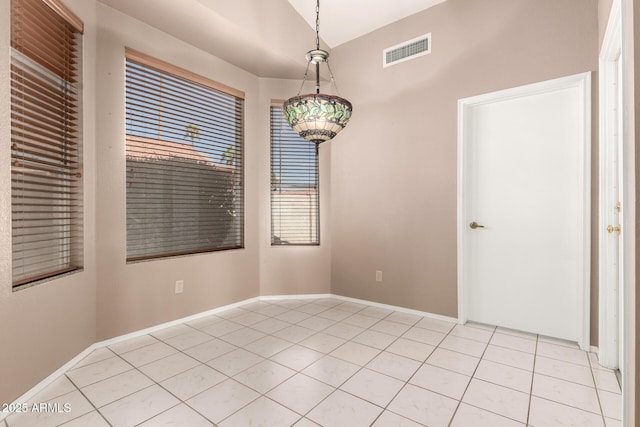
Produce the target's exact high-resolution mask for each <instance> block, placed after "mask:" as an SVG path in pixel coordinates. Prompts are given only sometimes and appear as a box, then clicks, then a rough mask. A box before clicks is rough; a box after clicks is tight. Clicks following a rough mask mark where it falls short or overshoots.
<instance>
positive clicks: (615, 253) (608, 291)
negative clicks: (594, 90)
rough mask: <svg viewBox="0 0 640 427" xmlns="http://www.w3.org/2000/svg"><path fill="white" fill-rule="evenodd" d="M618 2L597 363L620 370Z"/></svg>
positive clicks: (609, 83) (608, 109) (603, 150)
mask: <svg viewBox="0 0 640 427" xmlns="http://www.w3.org/2000/svg"><path fill="white" fill-rule="evenodd" d="M621 55H622V27H621V11H620V2H619V1H615V2H614V4H613V5H612V7H611V15H610V18H609V24H608V25H607V32H606V34H605V40H604V42H603V48H602V52H601V55H600V85H599V86H600V222H599V236H600V249H599V268H600V276H599V278H600V280H599V287H600V298H599V302H600V304H599V308H600V309H599V316H600V336H599V359H600V360H599V361H600V364H602V365H603V366H605V367H607V368H611V369H616V368H620V369H621V368H622V366H623V363H622V355H623V354H624V351H623V340H622V332H623V324H622V321H623V319H624V313H623V311H624V310H623V308H624V304H623V301H624V300H623V291H622V289H623V287H624V270H625V265H624V260H625V257H624V236H625V234H624V233H623V231H624V230H623V224H624V212H625V210H626V208H627V206H626V200H625V191H626V189H625V180H624V159H625V156H624V149H625V148H624V143H623V141H624V138H623V102H622V101H623V81H624V80H623V76H622V70H623V64H622V56H621Z"/></svg>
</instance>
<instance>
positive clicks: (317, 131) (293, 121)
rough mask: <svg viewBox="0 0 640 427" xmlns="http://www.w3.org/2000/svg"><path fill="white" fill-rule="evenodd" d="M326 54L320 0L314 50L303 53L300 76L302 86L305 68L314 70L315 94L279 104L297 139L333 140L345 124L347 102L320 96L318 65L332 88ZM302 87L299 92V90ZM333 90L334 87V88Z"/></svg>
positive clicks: (347, 109) (305, 76) (348, 111)
mask: <svg viewBox="0 0 640 427" xmlns="http://www.w3.org/2000/svg"><path fill="white" fill-rule="evenodd" d="M328 59H329V53H328V52H327V51H325V50H321V49H320V0H317V3H316V49H314V50H310V51H309V52H307V61H308V64H307V72H305V73H304V79H303V81H302V86H304V82H305V81H306V78H307V73H308V72H309V66H310V65H311V64H313V65H315V67H316V93H314V94H308V95H300V91H298V95H296V96H294V97H291V98H289V99H288V100H286V101H285V103H284V105H283V109H284V115H285V117H286V119H287V122H288V123H289V126H291V127H292V128H293V130H294V131H296V132H297V133H298V134H299V135H300V136H301V137H303V138H304V139H306V140H307V141H311V142H315V143H316V144H320V143H321V142H324V141H328V140H330V139H333V137H334V136H336V135H337V134H338V133H339V132H340V131H341V130H342V129H344V127H345V126H346V125H347V123H348V122H349V119H350V118H351V112H352V111H353V107H352V106H351V102H349V101H347V100H346V99H344V98H341V97H339V96H335V95H325V94H322V93H320V64H321V63H326V64H327V68H328V69H329V74H330V76H331V82H332V83H333V84H334V85H335V81H334V79H333V74H332V73H331V67H329V62H328ZM302 86H301V87H300V90H302ZM336 89H337V87H336Z"/></svg>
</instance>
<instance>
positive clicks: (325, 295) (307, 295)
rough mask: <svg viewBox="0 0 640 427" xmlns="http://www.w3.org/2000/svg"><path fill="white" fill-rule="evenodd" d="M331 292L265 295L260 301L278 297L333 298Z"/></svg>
mask: <svg viewBox="0 0 640 427" xmlns="http://www.w3.org/2000/svg"><path fill="white" fill-rule="evenodd" d="M331 297H332V295H331V294H300V295H263V296H261V297H258V298H260V301H273V300H278V299H320V298H331Z"/></svg>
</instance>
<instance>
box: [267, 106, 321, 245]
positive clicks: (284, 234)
mask: <svg viewBox="0 0 640 427" xmlns="http://www.w3.org/2000/svg"><path fill="white" fill-rule="evenodd" d="M318 199H319V192H318V151H317V147H316V144H315V143H313V142H309V141H307V140H306V139H304V138H302V137H300V136H299V135H298V134H297V133H296V132H295V131H294V130H293V129H291V128H290V127H289V124H288V123H287V120H286V119H285V117H284V114H283V110H282V102H273V103H272V106H271V245H272V246H278V245H318V244H320V208H319V203H318V202H319V200H318Z"/></svg>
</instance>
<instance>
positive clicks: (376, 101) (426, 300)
mask: <svg viewBox="0 0 640 427" xmlns="http://www.w3.org/2000/svg"><path fill="white" fill-rule="evenodd" d="M427 32H431V33H432V37H433V47H432V53H431V54H430V55H427V56H424V57H422V58H418V59H415V60H413V61H410V62H407V63H403V64H399V65H395V66H392V67H389V68H387V69H383V68H382V65H381V53H382V49H383V48H386V47H389V46H393V45H395V44H397V43H400V42H402V41H404V40H408V39H411V38H414V37H416V36H419V35H421V34H424V33H427ZM597 43H598V15H597V2H596V0H588V1H585V0H567V1H562V2H558V1H555V0H544V1H535V2H514V1H511V0H486V1H482V2H478V1H474V0H450V1H447V2H445V3H442V4H440V5H438V6H436V7H433V8H431V9H428V10H426V11H424V12H422V13H419V14H416V15H414V16H411V17H408V18H406V19H404V20H402V21H400V22H398V23H396V24H392V25H390V26H388V27H384V28H382V29H380V30H378V31H376V32H374V33H371V34H369V35H366V36H364V37H361V38H359V39H356V40H354V41H352V42H350V43H347V44H345V45H342V46H339V47H337V48H335V49H334V50H333V53H332V56H333V58H332V59H333V65H334V74H335V76H336V78H337V80H338V82H339V84H340V87H341V88H342V90H343V92H344V93H343V95H344V96H346V97H347V98H349V99H350V100H351V101H352V102H353V104H354V113H353V114H354V115H353V118H352V120H351V122H350V123H349V125H348V126H347V128H346V129H345V130H344V131H343V133H342V134H341V135H340V136H338V138H336V140H335V141H334V142H332V161H331V162H332V165H331V167H332V188H331V198H332V201H331V205H332V211H331V227H332V228H331V231H332V248H331V257H332V258H331V259H332V264H331V268H332V277H331V280H332V288H331V289H332V292H333V293H336V294H340V295H346V296H350V297H357V298H364V299H368V300H372V301H379V302H383V303H388V304H394V305H399V306H403V307H409V308H413V309H418V310H424V311H428V312H432V313H437V314H442V315H446V316H452V317H456V316H457V277H456V275H457V273H456V271H457V270H456V269H457V267H456V191H457V187H456V185H457V184H456V168H457V163H456V155H457V153H456V144H457V129H456V124H457V100H458V99H460V98H464V97H469V96H473V95H478V94H482V93H487V92H492V91H496V90H500V89H505V88H509V87H514V86H519V85H523V84H527V83H533V82H538V81H542V80H547V79H552V78H556V77H561V76H566V75H571V74H576V73H581V72H585V71H595V70H597ZM594 119H595V118H594ZM594 145H595V144H594ZM375 270H382V271H383V278H384V282H383V283H382V284H377V283H376V282H375V280H374V279H375ZM593 288H596V287H595V286H593ZM592 291H593V293H594V295H597V289H592ZM593 314H594V315H595V316H597V310H595V312H594V313H593ZM594 320H595V319H594ZM592 323H593V324H594V325H595V322H592Z"/></svg>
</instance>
